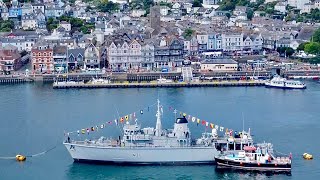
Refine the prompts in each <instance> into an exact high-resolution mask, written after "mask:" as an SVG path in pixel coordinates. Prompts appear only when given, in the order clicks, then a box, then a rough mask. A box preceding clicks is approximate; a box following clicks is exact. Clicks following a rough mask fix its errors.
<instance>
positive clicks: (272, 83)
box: [265, 76, 307, 89]
mask: <svg viewBox="0 0 320 180" xmlns="http://www.w3.org/2000/svg"><path fill="white" fill-rule="evenodd" d="M265 86H266V87H274V88H282V89H305V88H307V86H306V85H305V84H304V83H302V82H300V81H295V80H287V79H286V78H281V77H280V76H275V77H274V78H272V79H271V80H269V81H266V82H265Z"/></svg>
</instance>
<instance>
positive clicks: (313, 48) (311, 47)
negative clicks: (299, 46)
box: [304, 42, 320, 54]
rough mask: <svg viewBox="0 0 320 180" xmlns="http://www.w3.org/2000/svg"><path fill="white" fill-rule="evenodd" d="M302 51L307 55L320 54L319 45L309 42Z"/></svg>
mask: <svg viewBox="0 0 320 180" xmlns="http://www.w3.org/2000/svg"><path fill="white" fill-rule="evenodd" d="M304 51H305V52H306V53H309V54H319V53H320V43H318V42H310V43H308V44H306V45H305V47H304Z"/></svg>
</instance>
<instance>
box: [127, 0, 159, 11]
mask: <svg viewBox="0 0 320 180" xmlns="http://www.w3.org/2000/svg"><path fill="white" fill-rule="evenodd" d="M153 5H154V2H153V0H142V1H141V0H133V1H131V2H130V4H129V6H130V8H131V9H143V10H145V11H146V14H149V13H150V7H152V6H153Z"/></svg>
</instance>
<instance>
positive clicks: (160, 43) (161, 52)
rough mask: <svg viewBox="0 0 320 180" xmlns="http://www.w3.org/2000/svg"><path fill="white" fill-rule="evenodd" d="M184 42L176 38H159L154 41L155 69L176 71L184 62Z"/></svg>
mask: <svg viewBox="0 0 320 180" xmlns="http://www.w3.org/2000/svg"><path fill="white" fill-rule="evenodd" d="M183 49H184V42H183V40H182V39H180V38H178V37H176V36H166V37H160V38H157V39H156V40H155V41H154V61H155V67H156V68H158V69H160V68H168V69H171V70H174V69H175V67H178V66H181V65H182V61H183Z"/></svg>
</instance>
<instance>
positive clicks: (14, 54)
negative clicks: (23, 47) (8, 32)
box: [0, 45, 22, 73]
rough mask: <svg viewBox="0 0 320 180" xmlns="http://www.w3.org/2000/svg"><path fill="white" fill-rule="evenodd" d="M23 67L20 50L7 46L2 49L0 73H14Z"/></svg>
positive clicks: (0, 52)
mask: <svg viewBox="0 0 320 180" xmlns="http://www.w3.org/2000/svg"><path fill="white" fill-rule="evenodd" d="M21 66H22V62H21V55H20V54H19V51H18V48H17V47H15V46H12V45H6V46H4V47H3V48H2V47H1V48H0V72H9V73H10V72H12V71H15V70H18V69H19V68H20V67H21Z"/></svg>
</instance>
